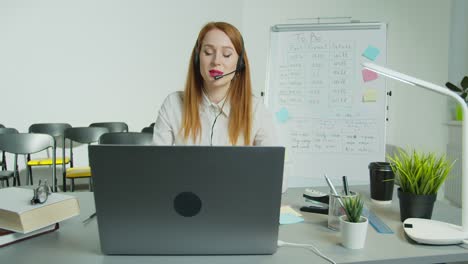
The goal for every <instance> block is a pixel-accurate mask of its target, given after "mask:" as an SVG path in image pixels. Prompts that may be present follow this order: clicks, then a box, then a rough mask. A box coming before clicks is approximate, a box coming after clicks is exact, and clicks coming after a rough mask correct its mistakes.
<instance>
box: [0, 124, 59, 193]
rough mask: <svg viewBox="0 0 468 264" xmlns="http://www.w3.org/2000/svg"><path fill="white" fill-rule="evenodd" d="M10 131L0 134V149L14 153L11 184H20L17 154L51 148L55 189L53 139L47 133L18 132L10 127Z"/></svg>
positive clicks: (54, 187)
mask: <svg viewBox="0 0 468 264" xmlns="http://www.w3.org/2000/svg"><path fill="white" fill-rule="evenodd" d="M10 132H11V133H4V134H0V149H1V150H3V151H6V152H8V153H12V154H15V159H14V166H13V167H14V172H13V185H20V184H21V183H20V177H19V170H18V155H27V154H33V153H37V152H40V151H43V150H46V149H49V148H52V166H53V170H52V185H53V187H52V190H54V191H57V189H56V187H57V178H56V177H55V172H56V170H55V168H56V166H55V151H54V147H55V140H54V138H53V137H52V136H50V135H47V134H30V133H18V132H17V131H16V129H12V130H11V131H10Z"/></svg>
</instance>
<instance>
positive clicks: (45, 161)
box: [28, 157, 70, 166]
mask: <svg viewBox="0 0 468 264" xmlns="http://www.w3.org/2000/svg"><path fill="white" fill-rule="evenodd" d="M55 163H56V164H62V163H63V159H62V158H56V159H55ZM68 163H70V158H68V157H65V164H68ZM44 165H52V159H48V158H43V159H33V160H30V161H28V166H44Z"/></svg>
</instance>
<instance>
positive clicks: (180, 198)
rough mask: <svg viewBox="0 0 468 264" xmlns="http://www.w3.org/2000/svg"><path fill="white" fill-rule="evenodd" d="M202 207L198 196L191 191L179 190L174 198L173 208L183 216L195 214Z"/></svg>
mask: <svg viewBox="0 0 468 264" xmlns="http://www.w3.org/2000/svg"><path fill="white" fill-rule="evenodd" d="M201 207H202V202H201V199H200V197H198V196H197V195H196V194H194V193H193V192H181V193H179V194H178V195H177V196H176V197H175V199H174V209H175V210H176V212H177V213H178V214H180V215H181V216H183V217H192V216H195V215H197V214H198V213H199V212H200V210H201Z"/></svg>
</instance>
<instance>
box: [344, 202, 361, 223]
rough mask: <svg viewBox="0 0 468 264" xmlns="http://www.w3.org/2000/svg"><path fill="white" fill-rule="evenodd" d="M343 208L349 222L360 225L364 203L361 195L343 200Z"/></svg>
mask: <svg viewBox="0 0 468 264" xmlns="http://www.w3.org/2000/svg"><path fill="white" fill-rule="evenodd" d="M343 207H344V210H345V213H346V217H347V218H348V220H347V221H348V222H351V223H358V222H360V220H361V215H362V208H363V207H364V202H363V201H362V199H361V196H360V195H356V196H351V197H347V198H345V199H343Z"/></svg>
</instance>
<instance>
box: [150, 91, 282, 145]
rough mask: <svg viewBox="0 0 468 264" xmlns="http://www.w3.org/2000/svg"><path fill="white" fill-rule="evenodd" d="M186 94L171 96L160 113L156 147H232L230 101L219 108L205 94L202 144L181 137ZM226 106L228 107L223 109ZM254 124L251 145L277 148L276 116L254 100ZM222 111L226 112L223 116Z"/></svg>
mask: <svg viewBox="0 0 468 264" xmlns="http://www.w3.org/2000/svg"><path fill="white" fill-rule="evenodd" d="M183 96H184V93H183V92H175V93H172V94H170V95H169V96H168V97H167V98H166V99H165V101H164V103H163V105H162V106H161V109H160V110H159V115H158V118H157V119H156V123H155V125H154V134H153V139H154V142H155V144H156V145H205V146H209V145H210V144H211V143H212V145H213V146H229V145H232V144H231V143H230V141H229V131H228V123H229V113H230V110H231V106H230V104H229V101H226V103H224V100H223V101H221V102H219V103H218V104H215V103H212V102H211V101H210V100H209V98H208V96H206V94H205V93H203V100H202V103H201V105H200V107H199V111H200V123H201V131H200V134H201V140H200V141H199V137H198V136H197V137H196V141H195V142H194V141H193V139H192V136H191V135H190V136H189V138H187V140H185V139H184V137H183V134H182V133H180V131H181V129H180V128H181V126H182V111H183ZM223 103H224V106H223ZM252 104H253V122H252V132H251V135H252V138H251V142H250V145H254V146H277V145H278V142H277V134H276V127H275V124H274V123H273V116H272V114H271V113H270V112H269V111H267V109H266V108H265V105H264V104H263V102H262V101H261V100H260V99H259V98H257V97H255V96H253V100H252ZM221 111H222V112H221ZM220 112H221V114H220V115H219V117H218V119H217V120H216V123H215V124H214V127H213V139H212V140H211V132H212V131H211V127H212V126H213V123H214V121H215V118H216V116H217V115H218V114H219V113H220ZM243 143H244V136H243V134H242V133H241V134H240V135H239V138H238V141H237V145H238V146H242V145H245V144H243Z"/></svg>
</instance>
